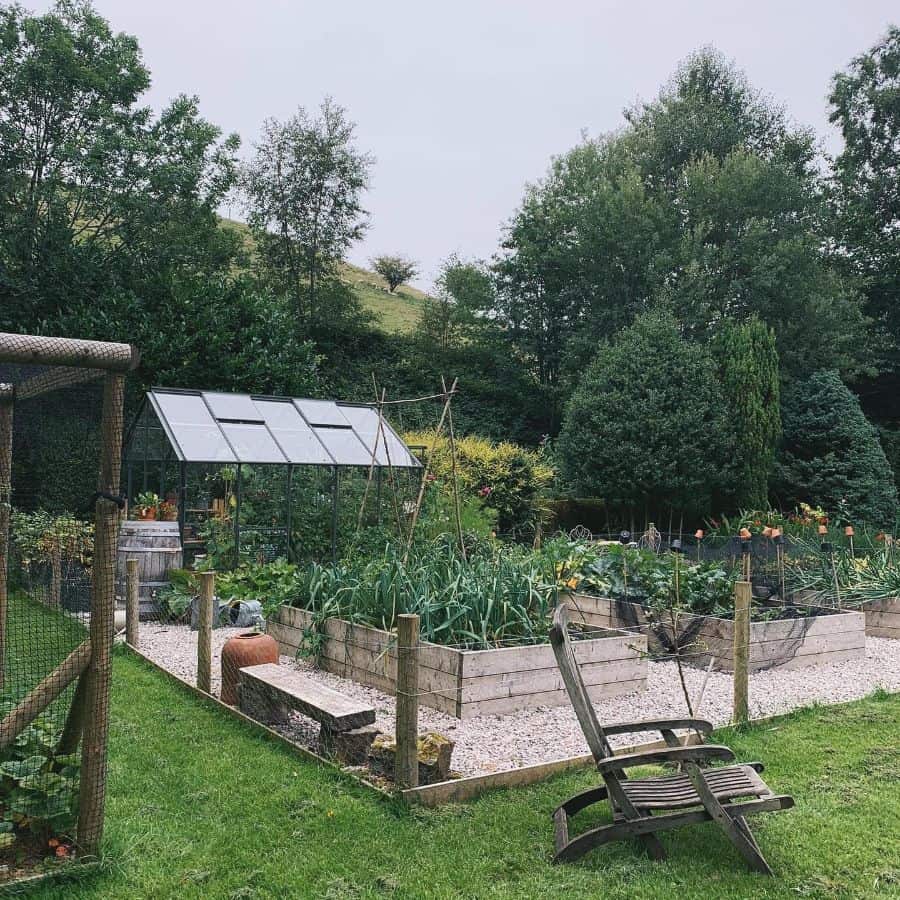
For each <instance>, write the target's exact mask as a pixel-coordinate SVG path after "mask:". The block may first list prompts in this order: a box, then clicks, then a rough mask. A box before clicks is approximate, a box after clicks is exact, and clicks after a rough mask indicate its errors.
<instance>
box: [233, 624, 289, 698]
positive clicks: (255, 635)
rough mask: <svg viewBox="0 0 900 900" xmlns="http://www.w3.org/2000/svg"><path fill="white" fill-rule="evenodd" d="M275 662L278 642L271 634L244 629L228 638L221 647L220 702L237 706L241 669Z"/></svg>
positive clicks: (276, 660)
mask: <svg viewBox="0 0 900 900" xmlns="http://www.w3.org/2000/svg"><path fill="white" fill-rule="evenodd" d="M277 662H278V643H277V642H276V640H275V638H273V637H272V636H271V635H268V634H262V633H261V632H258V631H245V632H243V633H242V634H236V635H235V636H234V637H232V638H229V639H228V640H227V641H226V642H225V646H224V647H222V693H221V695H220V699H221V700H222V702H223V703H227V704H228V705H229V706H237V703H238V695H237V687H238V682H239V680H240V677H241V669H243V668H245V667H246V666H260V665H262V664H263V663H277Z"/></svg>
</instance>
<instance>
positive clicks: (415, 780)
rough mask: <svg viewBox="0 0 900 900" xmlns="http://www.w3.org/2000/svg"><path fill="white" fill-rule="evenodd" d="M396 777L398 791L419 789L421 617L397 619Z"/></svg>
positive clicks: (399, 617)
mask: <svg viewBox="0 0 900 900" xmlns="http://www.w3.org/2000/svg"><path fill="white" fill-rule="evenodd" d="M395 742H396V745H397V751H396V757H395V760H394V778H395V781H396V784H397V788H398V789H399V790H404V789H406V788H414V787H418V786H419V746H418V744H419V617H418V616H414V615H401V616H397V717H396V733H395Z"/></svg>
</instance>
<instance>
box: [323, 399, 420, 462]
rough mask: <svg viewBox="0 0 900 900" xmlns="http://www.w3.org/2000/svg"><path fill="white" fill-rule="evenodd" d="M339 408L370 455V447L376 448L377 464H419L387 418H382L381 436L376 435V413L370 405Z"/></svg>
mask: <svg viewBox="0 0 900 900" xmlns="http://www.w3.org/2000/svg"><path fill="white" fill-rule="evenodd" d="M340 410H341V412H342V413H343V414H344V416H346V418H347V420H348V421H349V422H350V424H351V425H352V426H353V430H354V431H355V432H356V433H357V435H358V436H359V439H360V440H361V441H362V442H363V444H364V445H365V447H366V450H367V451H368V454H369V456H370V457H371V455H372V449H373V448H376V454H375V455H376V460H377V462H378V464H379V465H381V466H386V465H388V462H390V465H391V466H397V467H398V468H416V467H417V466H418V465H419V463H418V461H417V460H416V459H415V458H414V457H413V456H412V454H411V453H410V452H409V451H408V450H407V449H406V445H405V444H404V443H403V441H401V440H400V438H398V437H397V434H396V433H395V431H394V429H393V428H391V426H390V425H389V424H388V422H387V419H384V418H382V422H383V423H384V427H383V430H382V434H381V436H380V437H379V436H378V413H377V412H376V411H375V410H374V409H372V407H371V406H341V407H340ZM388 457H390V460H389V459H388Z"/></svg>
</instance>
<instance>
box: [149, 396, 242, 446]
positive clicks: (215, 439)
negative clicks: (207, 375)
mask: <svg viewBox="0 0 900 900" xmlns="http://www.w3.org/2000/svg"><path fill="white" fill-rule="evenodd" d="M153 397H154V399H155V400H156V402H157V403H158V404H159V409H160V412H161V414H162V417H163V420H164V421H165V423H166V424H167V425H168V426H169V428H170V429H171V431H172V436H173V437H174V438H175V441H176V442H177V444H178V449H180V451H181V457H182V458H183V459H184V460H185V461H187V462H237V460H236V458H235V455H234V453H232V452H231V448H230V447H229V446H228V442H227V441H226V440H225V438H224V437H223V435H222V432H221V431H220V430H219V426H218V425H217V424H216V422H215V420H214V419H213V417H212V416H211V415H210V412H209V410H208V409H207V407H206V404H205V403H204V402H203V398H202V397H201V396H200V395H199V394H176V393H167V392H165V391H155V392H154V394H153Z"/></svg>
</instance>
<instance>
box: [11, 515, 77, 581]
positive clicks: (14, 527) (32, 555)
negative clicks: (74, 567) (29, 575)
mask: <svg viewBox="0 0 900 900" xmlns="http://www.w3.org/2000/svg"><path fill="white" fill-rule="evenodd" d="M10 542H11V546H12V549H13V552H14V554H15V557H16V559H17V560H18V561H19V563H21V565H22V566H23V567H24V568H25V569H26V570H27V569H30V568H32V567H33V566H35V565H43V564H50V563H52V562H54V560H56V561H59V562H77V563H79V564H81V565H82V566H90V564H91V557H92V556H93V553H94V526H93V524H92V523H90V522H84V521H81V520H80V519H76V518H75V517H74V516H72V515H62V516H53V515H51V514H50V513H47V512H45V511H44V510H42V509H39V510H36V511H35V512H21V511H19V510H15V509H14V510H13V511H12V515H11V517H10Z"/></svg>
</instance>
